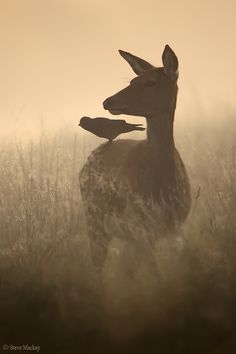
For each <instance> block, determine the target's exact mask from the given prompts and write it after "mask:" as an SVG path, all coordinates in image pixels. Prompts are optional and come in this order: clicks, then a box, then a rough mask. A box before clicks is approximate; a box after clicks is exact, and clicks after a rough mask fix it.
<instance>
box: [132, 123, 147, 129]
mask: <svg viewBox="0 0 236 354" xmlns="http://www.w3.org/2000/svg"><path fill="white" fill-rule="evenodd" d="M137 125H141V124H137ZM145 129H146V128H143V127H137V126H136V127H134V130H145Z"/></svg>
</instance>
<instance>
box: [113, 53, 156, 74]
mask: <svg viewBox="0 0 236 354" xmlns="http://www.w3.org/2000/svg"><path fill="white" fill-rule="evenodd" d="M119 53H120V55H121V56H122V57H123V58H124V59H125V60H126V61H127V62H128V63H129V65H130V66H131V68H132V69H133V71H134V72H135V74H137V75H140V74H143V73H144V72H145V71H147V70H150V69H152V68H153V66H152V65H151V64H150V63H148V62H147V61H145V60H143V59H141V58H139V57H136V56H135V55H133V54H130V53H128V52H124V51H123V50H119Z"/></svg>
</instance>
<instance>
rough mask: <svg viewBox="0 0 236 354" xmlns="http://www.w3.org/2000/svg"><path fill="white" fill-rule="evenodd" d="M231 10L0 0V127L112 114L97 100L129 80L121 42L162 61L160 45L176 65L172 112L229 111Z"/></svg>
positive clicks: (189, 4) (234, 78) (234, 84)
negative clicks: (169, 51) (174, 57)
mask: <svg viewBox="0 0 236 354" xmlns="http://www.w3.org/2000/svg"><path fill="white" fill-rule="evenodd" d="M235 11H236V3H235V1H233V0H227V1H219V0H214V1H213V0H208V1H203V0H200V1H198V2H196V1H187V0H180V1H178V2H175V1H169V2H163V1H153V0H147V1H145V2H144V1H140V0H126V1H124V0H123V1H114V0H112V1H107V0H106V1H105V0H100V1H98V0H96V1H83V0H40V1H39V0H36V1H32V0H21V1H18V0H0V48H1V55H0V78H1V80H0V97H1V104H0V124H1V129H0V131H1V134H4V135H6V134H8V135H9V134H10V135H12V134H15V135H19V136H21V137H24V136H31V137H34V136H37V134H38V133H39V131H40V129H41V128H42V125H43V127H44V128H45V129H48V130H50V129H53V130H54V129H60V128H62V127H65V126H67V127H71V128H72V129H75V130H79V129H77V124H78V121H79V119H80V117H81V116H83V115H89V116H92V117H94V116H99V115H100V116H106V117H109V116H110V115H109V113H108V112H105V111H104V110H103V107H102V102H103V100H104V99H106V98H107V97H108V96H110V95H112V94H113V93H115V92H117V91H118V90H120V89H122V88H123V87H125V86H127V85H128V83H129V80H130V79H132V77H134V73H133V72H132V71H131V69H130V67H129V66H128V65H127V63H125V61H124V60H123V59H122V58H121V57H120V56H119V54H118V49H123V50H126V51H130V52H132V53H133V54H136V55H138V56H140V57H142V58H144V59H146V60H148V61H150V62H151V63H152V64H154V65H156V66H161V65H162V63H161V54H162V51H163V48H164V45H165V44H166V43H168V44H169V45H170V46H171V47H172V48H173V49H174V51H175V52H176V54H177V56H178V58H179V63H180V78H179V87H180V90H179V96H178V105H177V116H176V119H178V121H180V122H181V121H182V123H183V124H188V122H189V120H191V119H196V118H197V119H200V117H201V116H204V117H209V119H212V118H214V114H215V112H216V114H219V111H221V110H222V112H223V111H224V110H225V107H227V109H228V110H232V111H233V110H234V108H235V102H234V95H235V91H236V65H235V63H236V47H235V34H236V23H235ZM221 116H222V117H223V115H221ZM135 119H136V120H137V118H135ZM128 120H131V121H132V117H129V118H128ZM140 120H141V121H142V118H140ZM79 131H80V133H81V134H84V133H83V132H82V130H79ZM85 134H87V133H85Z"/></svg>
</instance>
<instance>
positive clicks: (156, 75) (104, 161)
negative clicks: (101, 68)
mask: <svg viewBox="0 0 236 354" xmlns="http://www.w3.org/2000/svg"><path fill="white" fill-rule="evenodd" d="M119 53H120V55H121V56H122V57H123V58H124V59H125V60H126V61H127V62H128V64H129V65H130V67H131V68H132V69H133V71H134V73H135V74H136V76H135V77H134V78H133V79H132V80H131V81H130V84H129V85H128V86H127V87H125V88H124V89H122V90H121V91H119V92H117V93H116V94H114V95H113V96H111V97H108V98H107V99H106V100H105V101H104V102H103V107H104V109H105V110H108V111H109V112H110V113H111V114H113V115H120V114H124V115H130V116H138V117H143V118H145V119H146V124H147V134H146V139H144V140H134V139H120V140H116V141H113V143H112V144H109V143H104V144H101V145H100V146H98V147H97V148H96V149H95V150H94V151H93V152H92V153H91V154H90V156H89V157H88V160H87V162H86V163H85V165H84V166H83V168H82V170H81V172H80V176H79V182H80V188H81V196H82V201H83V204H84V210H85V216H86V220H87V232H88V237H89V242H90V249H91V255H92V260H93V263H94V264H95V265H96V266H98V267H102V266H103V264H104V262H105V260H106V258H107V252H108V248H109V244H110V242H111V240H112V239H113V237H114V235H113V232H112V229H110V230H109V223H107V222H106V220H109V218H111V217H112V216H114V215H115V216H116V218H117V219H118V220H119V219H121V220H122V218H123V217H124V211H125V210H130V207H131V209H132V210H133V211H134V212H133V214H134V213H136V214H137V215H138V213H139V211H138V210H137V209H136V208H135V207H134V206H135V205H140V204H141V205H142V206H144V207H145V209H144V210H145V213H144V214H142V216H141V218H140V220H141V221H140V222H141V223H143V224H145V223H146V224H148V222H149V221H148V220H149V219H148V217H147V215H149V212H150V213H151V210H152V209H153V206H154V207H155V206H157V208H158V210H159V211H161V212H159V213H157V214H155V215H156V216H155V219H154V223H155V224H156V225H164V227H165V230H171V231H173V230H176V229H177V228H179V227H180V225H181V224H183V223H184V221H185V220H186V218H187V216H188V214H189V212H190V209H191V187H190V182H189V178H188V175H187V171H186V168H185V165H184V163H183V161H182V158H181V156H180V153H179V152H178V150H177V148H176V146H175V140H174V116H175V110H176V102H177V93H178V86H177V81H178V66H179V63H178V58H177V56H176V54H175V53H174V51H173V50H172V49H171V48H170V46H169V45H166V46H165V48H164V51H163V53H162V63H163V66H162V67H155V66H153V65H152V64H150V63H149V62H147V61H145V60H143V59H141V58H139V57H137V56H135V55H133V54H131V53H129V52H125V51H123V50H119ZM136 198H137V200H139V203H136V204H135V202H134V200H136ZM140 201H141V203H140ZM132 206H133V207H132ZM142 210H143V209H142ZM107 225H108V226H107Z"/></svg>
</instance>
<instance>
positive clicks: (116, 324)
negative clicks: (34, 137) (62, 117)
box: [0, 117, 236, 354]
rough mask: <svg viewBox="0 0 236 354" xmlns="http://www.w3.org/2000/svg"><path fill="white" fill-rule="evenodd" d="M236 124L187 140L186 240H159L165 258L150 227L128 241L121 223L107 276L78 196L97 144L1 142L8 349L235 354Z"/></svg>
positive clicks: (183, 135) (2, 304)
mask: <svg viewBox="0 0 236 354" xmlns="http://www.w3.org/2000/svg"><path fill="white" fill-rule="evenodd" d="M200 125H201V124H199V126H200ZM235 125H236V124H235V117H232V119H230V118H229V119H228V121H227V122H226V123H224V124H223V125H222V121H221V122H220V123H215V124H214V127H212V123H211V124H210V123H206V122H205V123H204V128H203V127H202V128H197V127H188V129H186V127H185V130H184V132H181V131H180V132H178V134H177V136H178V139H177V140H178V144H177V145H178V146H179V148H180V150H181V153H182V156H183V158H184V160H185V162H186V166H187V168H188V171H189V175H190V179H191V183H192V195H193V206H192V211H191V215H190V216H189V218H188V220H187V222H186V223H185V225H183V227H182V228H181V229H180V230H179V232H178V234H176V235H164V234H161V233H160V231H158V232H157V233H158V235H157V241H156V247H155V249H153V248H151V247H150V245H149V243H148V241H147V239H148V237H147V234H146V233H147V231H146V230H145V229H144V228H143V227H142V225H136V224H135V223H132V222H130V225H129V228H130V229H131V230H132V237H130V239H129V242H127V240H126V239H125V237H122V238H121V237H120V234H122V232H121V231H120V230H119V220H117V221H116V222H115V221H114V223H113V225H114V228H113V230H112V232H114V233H115V235H117V237H116V238H115V240H114V241H113V243H112V245H111V247H110V250H109V256H108V259H107V262H106V265H105V268H104V271H103V274H102V275H100V274H99V272H98V271H97V270H96V269H94V267H92V265H91V260H90V256H89V245H88V240H87V237H86V227H85V222H84V216H83V208H82V204H81V200H80V193H79V188H78V172H79V169H80V167H81V165H82V163H83V162H84V159H85V158H86V157H87V154H88V151H89V150H90V147H89V146H87V147H86V145H84V143H82V142H81V141H80V138H79V136H78V137H77V138H76V137H74V138H73V137H72V138H71V137H70V136H69V137H67V136H65V135H62V134H59V135H57V136H56V137H55V138H49V137H47V136H45V135H44V134H43V135H42V137H41V139H40V141H39V142H37V143H36V142H32V143H27V144H21V143H19V142H17V141H14V142H10V143H7V142H6V143H4V144H2V146H1V149H0V166H1V169H0V345H1V346H2V345H4V344H8V345H11V344H12V345H18V346H19V345H23V344H29V345H32V344H34V345H35V346H36V345H39V346H40V347H41V350H40V352H42V353H52V354H53V353H58V354H59V353H63V354H64V353H65V354H72V353H88V354H89V353H92V354H93V353H94V354H97V353H105V354H106V353H112V354H116V353H117V354H120V353H122V354H132V353H137V354H139V353H140V354H144V353H149V354H152V353H155V354H156V353H158V354H159V353H160V354H185V353H186V354H194V353H196V354H199V353H201V354H204V353H209V354H223V353H224V354H226V353H227V354H231V353H235V352H236V129H235V128H234V127H235ZM202 126H203V125H202ZM129 219H130V220H132V215H131V216H130V218H129ZM150 222H153V220H150ZM120 227H122V225H121V226H120ZM158 230H159V229H158ZM149 236H150V235H149ZM150 260H152V261H151V262H150ZM153 265H154V266H153ZM0 352H1V350H0ZM2 352H3V350H2Z"/></svg>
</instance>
